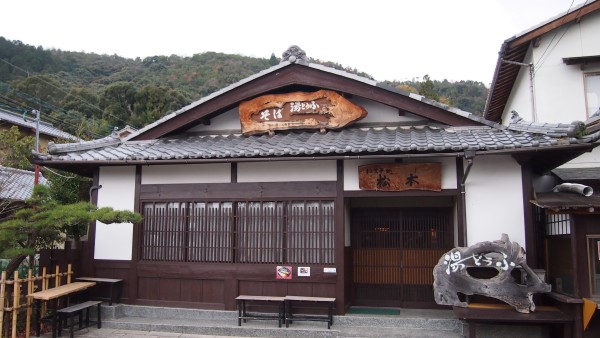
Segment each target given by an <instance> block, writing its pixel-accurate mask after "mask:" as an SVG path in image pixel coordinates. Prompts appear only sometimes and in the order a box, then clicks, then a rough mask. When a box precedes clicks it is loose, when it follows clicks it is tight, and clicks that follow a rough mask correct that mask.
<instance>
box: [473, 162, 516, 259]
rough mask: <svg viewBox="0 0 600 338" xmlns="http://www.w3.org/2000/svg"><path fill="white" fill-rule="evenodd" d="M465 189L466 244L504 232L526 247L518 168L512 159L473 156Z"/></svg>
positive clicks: (489, 239)
mask: <svg viewBox="0 0 600 338" xmlns="http://www.w3.org/2000/svg"><path fill="white" fill-rule="evenodd" d="M465 190H466V209H467V210H466V211H467V212H466V215H467V241H468V245H473V244H475V243H477V242H482V241H491V240H497V239H500V236H501V235H502V234H503V233H506V234H508V236H509V238H510V239H511V240H512V241H516V242H518V243H519V244H520V245H521V246H522V247H525V224H524V211H523V189H522V181H521V167H520V165H519V164H518V163H517V162H516V161H515V160H514V159H513V158H512V157H511V156H508V155H507V156H479V157H476V158H475V160H474V163H473V167H472V168H471V172H470V173H469V176H468V177H467V181H466V185H465Z"/></svg>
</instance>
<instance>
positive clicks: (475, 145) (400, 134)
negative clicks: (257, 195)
mask: <svg viewBox="0 0 600 338" xmlns="http://www.w3.org/2000/svg"><path fill="white" fill-rule="evenodd" d="M599 138H600V132H599V133H596V134H593V135H588V136H585V137H582V138H576V137H556V136H551V135H545V134H542V133H530V132H520V131H514V130H510V129H509V128H504V129H499V128H491V127H485V126H480V127H448V128H435V127H430V126H422V127H415V126H412V127H394V128H387V127H386V128H346V129H342V130H335V131H328V132H327V133H325V134H321V133H319V132H315V131H286V132H279V133H276V134H275V135H274V136H268V135H252V136H244V135H241V134H228V135H179V136H177V137H164V138H160V139H156V140H145V141H122V142H119V143H117V144H114V143H112V141H109V142H107V143H106V144H101V143H96V145H95V147H93V148H88V149H85V148H81V149H79V150H75V149H73V148H70V146H69V145H68V144H65V145H57V146H60V147H58V148H55V149H53V151H52V153H50V154H34V157H35V158H34V162H36V163H38V164H42V165H44V166H49V167H55V168H66V167H71V168H73V167H86V168H87V169H89V168H92V167H98V166H101V165H135V164H182V163H188V164H189V163H209V162H242V161H261V160H267V161H277V160H286V161H293V160H305V159H350V158H364V157H369V156H371V157H377V158H379V157H397V158H399V157H440V156H454V157H456V156H462V154H463V153H464V152H465V151H471V152H475V153H476V154H480V155H485V154H529V153H535V154H538V155H536V156H541V155H539V154H541V153H543V152H545V151H560V150H570V151H578V152H584V151H588V150H591V148H593V144H591V143H592V142H593V141H596V140H598V139H599ZM551 157H554V156H551ZM573 157H574V156H573ZM552 168H553V167H552Z"/></svg>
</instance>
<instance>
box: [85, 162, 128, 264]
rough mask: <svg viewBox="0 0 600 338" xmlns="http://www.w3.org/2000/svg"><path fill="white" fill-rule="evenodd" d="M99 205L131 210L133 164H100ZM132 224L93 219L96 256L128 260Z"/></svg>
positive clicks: (98, 257)
mask: <svg viewBox="0 0 600 338" xmlns="http://www.w3.org/2000/svg"><path fill="white" fill-rule="evenodd" d="M98 183H99V184H100V185H102V188H100V189H99V190H98V207H100V208H102V207H111V208H113V209H116V210H130V211H133V209H134V206H135V167H132V166H129V167H101V168H100V176H99V182H98ZM132 245H133V224H131V223H122V224H104V223H102V222H98V221H96V237H95V242H94V258H95V259H114V260H131V255H132Z"/></svg>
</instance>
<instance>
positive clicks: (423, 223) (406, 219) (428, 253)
mask: <svg viewBox="0 0 600 338" xmlns="http://www.w3.org/2000/svg"><path fill="white" fill-rule="evenodd" d="M452 216H453V210H452V208H450V207H443V208H359V209H352V214H351V226H352V229H351V245H352V262H353V266H352V272H353V275H352V282H353V283H352V291H353V304H354V305H362V306H388V307H433V306H435V301H434V299H433V267H434V266H435V265H436V264H437V262H438V260H439V259H440V257H441V256H442V255H443V254H444V253H445V252H447V251H449V250H450V249H451V248H453V247H454V225H453V224H454V223H453V217H452Z"/></svg>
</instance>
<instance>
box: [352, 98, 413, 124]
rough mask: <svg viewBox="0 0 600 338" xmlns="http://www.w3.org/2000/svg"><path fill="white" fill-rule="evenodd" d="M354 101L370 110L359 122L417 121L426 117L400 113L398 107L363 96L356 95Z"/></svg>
mask: <svg viewBox="0 0 600 338" xmlns="http://www.w3.org/2000/svg"><path fill="white" fill-rule="evenodd" d="M350 101H352V102H353V103H355V104H357V105H359V106H361V107H363V108H365V109H366V110H367V112H368V114H367V116H365V117H364V118H363V119H362V120H360V121H357V123H381V122H387V123H400V122H415V121H422V120H424V118H422V117H418V116H416V115H413V114H408V113H407V114H405V115H402V116H399V115H398V108H394V107H390V106H388V105H385V104H382V103H379V102H375V101H372V100H368V99H365V98H362V97H358V96H355V97H353V98H352V99H350Z"/></svg>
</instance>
